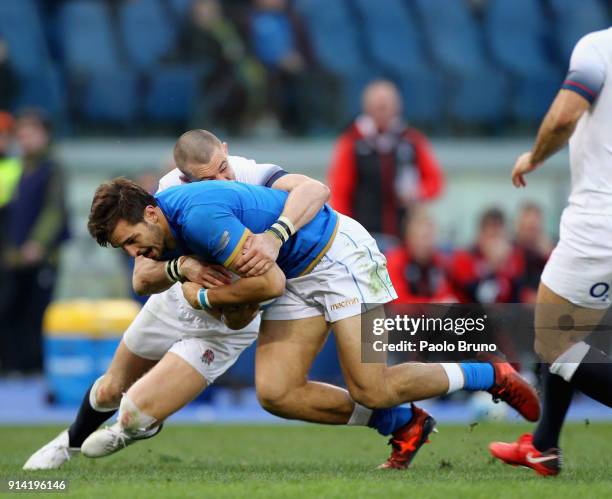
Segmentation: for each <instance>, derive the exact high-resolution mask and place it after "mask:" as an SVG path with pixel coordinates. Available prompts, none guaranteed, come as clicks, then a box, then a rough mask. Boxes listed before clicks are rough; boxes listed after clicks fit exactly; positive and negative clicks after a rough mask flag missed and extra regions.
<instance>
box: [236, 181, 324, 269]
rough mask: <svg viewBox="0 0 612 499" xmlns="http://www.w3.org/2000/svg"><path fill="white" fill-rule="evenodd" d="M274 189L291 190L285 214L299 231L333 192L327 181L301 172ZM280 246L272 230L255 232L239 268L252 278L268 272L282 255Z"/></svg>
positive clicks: (238, 262)
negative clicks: (326, 183)
mask: <svg viewBox="0 0 612 499" xmlns="http://www.w3.org/2000/svg"><path fill="white" fill-rule="evenodd" d="M272 188H273V189H280V190H283V191H286V192H288V193H289V196H288V197H287V200H286V201H285V206H284V208H283V212H282V213H281V216H284V217H286V218H288V219H289V220H290V221H291V223H293V226H294V227H295V230H296V231H298V230H300V229H301V228H302V227H303V226H304V225H306V224H308V223H309V222H310V221H311V220H312V219H313V218H314V217H315V216H316V214H317V213H318V212H319V211H320V210H321V208H322V207H323V205H324V204H325V203H326V202H327V200H328V199H329V195H330V191H329V187H327V186H326V185H325V184H322V183H321V182H319V181H317V180H314V179H311V178H310V177H307V176H306V175H298V174H289V175H284V176H283V177H281V178H279V179H278V180H277V181H276V182H274V184H272ZM280 246H281V244H280V240H279V239H277V238H276V237H275V236H273V235H271V234H270V233H265V232H264V233H263V234H254V235H252V236H251V237H250V238H249V240H248V241H247V243H246V244H245V250H244V251H243V253H242V255H241V256H240V258H239V259H238V261H237V262H236V269H237V271H238V272H240V273H241V274H243V275H245V276H248V277H253V276H256V275H261V274H263V273H265V272H267V271H268V269H270V268H271V266H272V265H273V264H274V262H275V261H276V259H277V258H278V252H279V251H280Z"/></svg>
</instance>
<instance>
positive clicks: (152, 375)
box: [119, 352, 207, 427]
mask: <svg viewBox="0 0 612 499" xmlns="http://www.w3.org/2000/svg"><path fill="white" fill-rule="evenodd" d="M206 386H207V383H206V380H205V379H204V377H203V376H202V375H201V374H200V373H199V372H198V371H196V370H195V369H194V368H193V367H192V366H191V365H190V364H189V363H188V362H186V361H185V360H183V359H182V358H181V357H179V356H178V355H176V354H174V353H172V352H168V353H167V354H166V355H164V357H163V358H162V359H161V360H160V361H159V363H158V364H157V365H156V366H155V367H154V368H153V369H151V370H150V371H149V372H148V373H147V374H145V375H144V376H143V377H142V378H140V379H139V380H138V381H137V382H136V383H134V384H133V385H132V387H131V388H130V389H129V390H128V391H127V393H126V394H125V395H124V397H125V396H127V397H128V398H129V399H130V400H131V401H132V403H133V404H134V405H135V406H136V407H138V409H139V410H140V411H141V412H143V413H145V414H147V415H149V416H151V417H152V418H154V419H155V424H159V423H161V422H162V421H164V420H165V419H166V418H167V417H168V416H170V415H172V414H174V413H175V412H176V411H178V410H179V409H181V408H182V407H184V406H185V405H187V404H188V403H189V402H191V401H192V400H193V399H194V398H196V397H197V396H198V395H199V394H200V393H201V392H202V390H204V389H205V388H206ZM119 422H120V423H121V425H122V426H124V427H127V426H129V425H130V415H129V414H127V413H125V414H124V413H122V412H121V411H120V413H119Z"/></svg>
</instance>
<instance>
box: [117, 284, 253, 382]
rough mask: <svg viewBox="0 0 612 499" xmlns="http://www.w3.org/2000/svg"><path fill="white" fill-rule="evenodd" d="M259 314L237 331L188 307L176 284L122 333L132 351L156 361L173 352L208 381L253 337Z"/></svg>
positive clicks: (151, 303) (235, 358)
mask: <svg viewBox="0 0 612 499" xmlns="http://www.w3.org/2000/svg"><path fill="white" fill-rule="evenodd" d="M259 324H260V317H259V316H258V317H256V318H255V319H254V320H253V321H252V322H251V323H250V324H249V325H248V326H246V327H245V328H244V329H240V330H238V331H235V330H232V329H230V328H228V327H227V326H226V325H225V324H223V323H221V322H220V321H218V320H217V319H215V318H214V317H212V316H210V315H208V314H207V313H206V312H204V311H202V310H195V309H193V308H191V307H190V306H189V304H188V303H187V302H186V301H185V300H184V298H183V296H182V290H181V287H180V284H175V285H174V286H173V287H172V288H170V289H169V290H168V291H166V292H164V293H161V294H157V295H153V296H151V297H150V298H149V300H148V301H147V303H146V304H145V306H144V307H143V308H142V309H141V310H140V312H139V313H138V315H137V316H136V318H135V319H134V321H133V322H132V323H131V324H130V326H129V327H128V329H127V330H126V331H125V333H124V334H123V342H124V343H125V345H126V347H127V348H128V350H130V352H132V353H133V354H135V355H137V356H139V357H142V358H145V359H150V360H159V359H161V358H162V357H163V356H164V355H165V354H166V353H167V352H173V353H175V354H176V355H178V356H179V357H181V358H182V359H183V360H185V361H186V362H188V363H189V364H190V365H191V366H192V367H194V368H195V369H196V370H197V371H198V372H199V373H200V374H201V375H202V376H203V377H204V378H205V379H206V381H207V382H208V384H211V383H213V382H214V380H215V379H216V378H217V377H219V376H220V375H221V374H223V373H224V372H225V371H227V369H229V368H230V367H231V366H232V365H233V364H234V363H235V362H236V360H237V359H238V356H239V355H240V354H241V353H242V352H243V351H244V350H245V349H246V348H247V347H248V346H249V345H251V344H252V343H253V342H254V341H255V339H256V338H257V334H258V332H259Z"/></svg>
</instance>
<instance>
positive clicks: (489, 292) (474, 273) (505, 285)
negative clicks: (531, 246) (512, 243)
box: [449, 247, 525, 303]
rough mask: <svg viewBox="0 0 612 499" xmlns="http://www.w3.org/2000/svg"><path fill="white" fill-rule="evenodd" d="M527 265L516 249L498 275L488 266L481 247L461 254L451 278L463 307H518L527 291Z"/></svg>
mask: <svg viewBox="0 0 612 499" xmlns="http://www.w3.org/2000/svg"><path fill="white" fill-rule="evenodd" d="M524 273H525V261H524V258H523V253H522V251H521V250H519V249H518V248H516V247H514V248H513V249H512V251H511V253H510V255H509V256H508V258H507V259H506V262H505V264H504V265H503V266H501V267H500V268H499V269H498V270H497V271H493V270H491V269H490V268H489V266H488V265H487V262H486V261H485V259H484V257H483V255H482V254H481V253H480V250H479V249H478V248H477V247H474V248H472V249H470V250H460V251H457V252H456V253H455V254H454V255H453V258H452V261H451V266H450V275H449V278H450V280H451V282H452V284H453V287H454V289H455V292H456V294H457V296H458V297H459V299H460V301H461V302H462V303H517V302H520V298H521V296H520V294H521V290H522V287H523V281H524Z"/></svg>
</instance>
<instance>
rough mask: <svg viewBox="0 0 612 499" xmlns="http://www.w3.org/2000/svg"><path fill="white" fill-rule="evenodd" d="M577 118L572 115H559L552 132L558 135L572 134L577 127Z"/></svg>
mask: <svg viewBox="0 0 612 499" xmlns="http://www.w3.org/2000/svg"><path fill="white" fill-rule="evenodd" d="M576 122H577V120H576V117H575V116H574V115H572V114H570V113H559V114H558V115H557V116H556V119H555V121H554V123H553V126H552V129H553V130H552V131H553V132H554V133H558V134H567V133H571V132H572V131H573V130H574V127H575V126H576Z"/></svg>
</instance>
